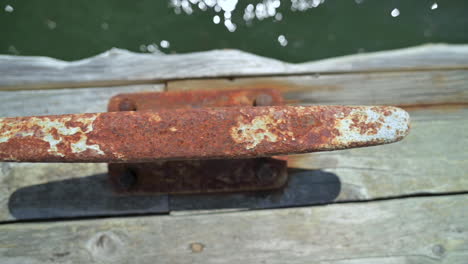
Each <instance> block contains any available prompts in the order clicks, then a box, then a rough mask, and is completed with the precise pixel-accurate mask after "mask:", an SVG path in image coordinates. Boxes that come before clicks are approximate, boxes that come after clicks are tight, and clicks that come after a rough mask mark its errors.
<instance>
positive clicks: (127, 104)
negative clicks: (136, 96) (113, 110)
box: [119, 99, 137, 111]
mask: <svg viewBox="0 0 468 264" xmlns="http://www.w3.org/2000/svg"><path fill="white" fill-rule="evenodd" d="M119 110H120V111H136V110H137V107H136V104H135V103H134V102H133V101H132V100H130V99H123V100H122V101H121V102H120V104H119Z"/></svg>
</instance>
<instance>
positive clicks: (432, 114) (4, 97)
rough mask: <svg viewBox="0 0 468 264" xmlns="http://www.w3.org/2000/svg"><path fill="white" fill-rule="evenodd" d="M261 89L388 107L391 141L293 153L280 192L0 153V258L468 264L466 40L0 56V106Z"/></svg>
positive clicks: (18, 112)
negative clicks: (285, 52) (118, 179)
mask: <svg viewBox="0 0 468 264" xmlns="http://www.w3.org/2000/svg"><path fill="white" fill-rule="evenodd" d="M235 88H243V89H256V88H276V89H278V90H279V91H281V92H282V93H283V96H284V97H285V98H286V100H287V103H288V104H292V105H313V104H341V105H395V106H400V107H403V108H404V109H406V110H407V111H408V112H409V113H410V115H411V119H412V130H411V132H410V135H409V136H408V137H407V138H406V139H404V140H403V141H401V142H398V143H395V144H391V145H382V146H376V147H369V148H361V149H351V150H345V151H336V152H320V153H313V154H306V155H296V156H292V157H291V159H290V161H289V164H290V167H291V168H290V171H289V174H290V175H291V176H290V181H289V183H288V185H287V187H286V188H285V189H284V190H281V191H273V192H261V193H245V194H227V195H226V194H225V195H197V196H190V195H178V196H175V195H160V196H119V195H115V194H114V193H113V192H112V191H111V189H110V186H109V183H108V182H107V175H106V172H107V166H106V164H46V163H0V263H11V264H13V263H327V264H328V263H337V264H338V263H339V264H356V263H386V264H387V263H460V264H466V263H468V45H445V44H437V45H423V46H419V47H413V48H407V49H401V50H394V51H383V52H375V53H367V54H358V55H352V56H345V57H340V58H333V59H327V60H322V61H316V62H308V63H301V64H289V63H285V62H281V61H278V60H274V59H269V58H264V57H259V56H256V55H252V54H249V53H245V52H241V51H237V50H217V51H208V52H199V53H191V54H181V55H153V54H138V53H132V52H129V51H125V50H120V49H112V50H109V51H107V52H105V53H103V54H100V55H97V56H95V57H92V58H89V59H84V60H80V61H74V62H64V61H59V60H55V59H51V58H45V57H20V56H8V55H1V56H0V117H15V116H28V115H51V114H66V113H93V112H104V111H106V107H107V102H108V100H109V98H110V97H112V96H114V95H116V94H119V93H128V92H139V91H174V90H197V89H199V90H202V89H204V90H206V89H235Z"/></svg>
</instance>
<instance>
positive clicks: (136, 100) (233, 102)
mask: <svg viewBox="0 0 468 264" xmlns="http://www.w3.org/2000/svg"><path fill="white" fill-rule="evenodd" d="M282 104H283V97H282V96H281V93H280V92H278V91H276V90H274V89H255V90H254V89H251V90H225V91H223V90H220V91H183V92H163V93H161V92H147V93H132V94H119V95H116V96H114V97H113V98H112V99H111V100H110V103H109V106H108V110H109V112H116V111H146V110H156V109H174V108H179V109H182V108H183V109H189V108H201V107H231V106H273V105H282Z"/></svg>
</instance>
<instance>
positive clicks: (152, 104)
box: [108, 89, 288, 194]
mask: <svg viewBox="0 0 468 264" xmlns="http://www.w3.org/2000/svg"><path fill="white" fill-rule="evenodd" d="M282 104H283V98H282V96H281V94H280V93H279V92H278V91H277V90H274V89H257V90H252V89H250V90H217V91H184V92H163V93H161V92H147V93H132V94H119V95H117V96H114V97H112V99H111V100H110V102H109V106H108V111H109V112H116V111H148V110H152V111H155V110H158V109H174V108H179V109H180V108H184V109H190V108H201V107H230V106H271V105H282ZM287 178H288V173H287V162H286V161H285V160H276V159H273V158H256V159H253V158H252V159H215V160H173V161H154V162H150V163H113V164H109V179H110V182H111V183H112V186H113V188H114V190H115V191H116V192H117V193H121V194H129V193H131V194H149V193H151V194H155V193H156V194H157V193H171V194H181V193H222V192H234V191H235V192H239V191H253V190H270V189H278V188H280V187H282V186H283V185H284V184H285V183H286V182H287Z"/></svg>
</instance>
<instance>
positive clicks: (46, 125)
mask: <svg viewBox="0 0 468 264" xmlns="http://www.w3.org/2000/svg"><path fill="white" fill-rule="evenodd" d="M99 115H100V114H94V115H92V116H89V117H83V118H75V119H72V118H71V117H58V118H49V117H30V118H28V120H27V121H24V120H14V119H11V120H8V119H0V129H1V130H5V131H3V132H2V133H1V134H0V143H4V142H7V141H9V140H10V139H12V138H17V137H34V138H37V139H40V140H43V141H45V142H48V143H49V149H48V152H49V153H51V154H53V155H56V156H60V157H64V156H65V155H64V153H61V152H60V151H59V149H58V147H57V146H58V145H59V144H60V143H62V142H63V137H64V136H73V135H77V134H78V135H79V136H80V138H79V140H78V141H77V142H75V143H71V144H70V147H71V151H72V153H81V152H84V151H86V150H88V149H90V150H94V151H95V152H96V153H97V154H99V155H104V152H103V151H102V150H101V149H100V147H99V145H96V144H95V145H88V144H87V143H86V142H87V140H88V138H87V136H86V135H87V134H88V133H90V132H92V131H93V122H94V121H95V120H96V118H97V117H98V116H99ZM69 121H74V122H79V123H82V124H84V130H82V128H81V127H67V126H66V125H65V123H66V122H69ZM25 124H26V129H25V128H24V126H25ZM5 128H6V129H5ZM53 130H57V134H58V135H57V138H54V136H53V135H52V132H53Z"/></svg>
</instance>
